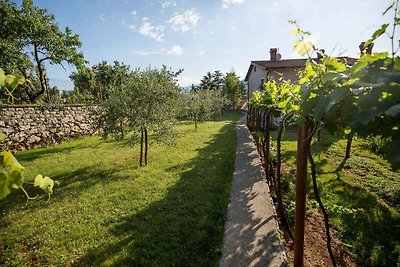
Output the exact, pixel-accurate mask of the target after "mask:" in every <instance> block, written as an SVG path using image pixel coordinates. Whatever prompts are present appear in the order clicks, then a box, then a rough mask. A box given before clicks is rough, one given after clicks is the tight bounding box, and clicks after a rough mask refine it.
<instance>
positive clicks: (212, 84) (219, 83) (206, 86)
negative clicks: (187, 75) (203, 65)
mask: <svg viewBox="0 0 400 267" xmlns="http://www.w3.org/2000/svg"><path fill="white" fill-rule="evenodd" d="M223 86H224V75H223V74H222V73H221V71H219V70H216V71H214V73H211V72H207V73H206V75H204V76H203V78H202V79H201V80H200V84H199V86H198V89H200V90H216V91H221V90H222V88H223Z"/></svg>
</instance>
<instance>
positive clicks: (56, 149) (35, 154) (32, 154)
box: [16, 136, 132, 162]
mask: <svg viewBox="0 0 400 267" xmlns="http://www.w3.org/2000/svg"><path fill="white" fill-rule="evenodd" d="M88 139H91V140H90V141H88ZM131 143H132V142H131V139H130V138H127V139H123V140H114V139H111V138H108V139H106V140H101V139H100V137H99V136H92V137H82V138H79V139H76V140H72V141H69V142H65V143H62V144H52V145H49V146H45V147H40V148H36V149H32V150H29V151H24V152H17V153H16V157H17V158H18V160H19V161H21V162H23V161H32V160H35V159H39V158H43V157H47V156H51V155H52V154H56V153H63V154H67V153H69V152H71V151H73V150H76V149H84V148H97V147H99V146H103V145H107V144H111V145H113V146H130V145H131Z"/></svg>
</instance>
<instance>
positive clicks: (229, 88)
mask: <svg viewBox="0 0 400 267" xmlns="http://www.w3.org/2000/svg"><path fill="white" fill-rule="evenodd" d="M244 94H245V88H244V85H243V83H241V81H240V80H239V77H238V76H237V75H236V73H235V71H234V70H232V71H231V72H228V73H226V75H225V78H224V87H223V95H225V96H226V97H227V98H228V99H229V102H230V103H229V105H230V106H231V107H232V108H234V109H236V108H237V105H238V104H239V101H240V99H241V98H242V97H243V96H244Z"/></svg>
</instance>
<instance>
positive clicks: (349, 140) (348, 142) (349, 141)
mask: <svg viewBox="0 0 400 267" xmlns="http://www.w3.org/2000/svg"><path fill="white" fill-rule="evenodd" d="M352 142H353V134H348V135H347V145H346V155H345V158H346V159H348V158H350V150H351V143H352Z"/></svg>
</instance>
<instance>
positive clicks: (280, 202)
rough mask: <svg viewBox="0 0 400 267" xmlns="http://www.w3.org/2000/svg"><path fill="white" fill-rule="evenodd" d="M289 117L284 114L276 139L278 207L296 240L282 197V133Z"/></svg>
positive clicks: (287, 227)
mask: <svg viewBox="0 0 400 267" xmlns="http://www.w3.org/2000/svg"><path fill="white" fill-rule="evenodd" d="M286 119H287V117H286V116H284V117H283V119H282V120H281V122H280V124H279V131H278V136H277V138H276V139H277V140H276V157H277V164H276V180H277V181H276V182H277V192H276V193H277V194H276V195H277V199H278V208H279V210H280V213H281V216H282V221H283V224H284V225H285V226H286V230H287V231H288V234H289V236H290V238H291V239H292V241H294V237H293V233H292V231H291V230H290V225H289V220H288V218H287V216H286V213H285V208H284V206H283V199H282V179H281V165H282V155H281V141H282V133H283V127H284V126H285V121H286Z"/></svg>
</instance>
